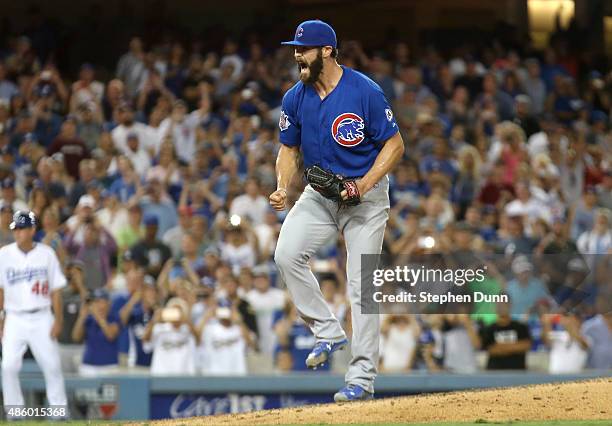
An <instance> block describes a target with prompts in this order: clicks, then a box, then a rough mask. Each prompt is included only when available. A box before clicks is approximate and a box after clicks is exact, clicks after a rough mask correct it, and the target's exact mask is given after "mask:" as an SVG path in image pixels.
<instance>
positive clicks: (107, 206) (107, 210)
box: [95, 189, 129, 240]
mask: <svg viewBox="0 0 612 426" xmlns="http://www.w3.org/2000/svg"><path fill="white" fill-rule="evenodd" d="M102 199H103V204H104V208H102V209H100V210H99V211H97V212H96V214H95V216H96V218H97V219H98V222H99V223H100V225H102V226H103V227H104V228H105V229H106V230H107V231H108V232H109V233H110V234H111V235H112V236H113V238H114V239H115V240H117V238H118V237H119V234H120V231H121V230H122V229H123V228H125V227H126V226H128V224H129V221H128V211H127V208H126V207H125V205H124V204H121V203H120V202H119V199H118V198H117V193H115V192H110V191H108V190H106V189H105V190H103V191H102Z"/></svg>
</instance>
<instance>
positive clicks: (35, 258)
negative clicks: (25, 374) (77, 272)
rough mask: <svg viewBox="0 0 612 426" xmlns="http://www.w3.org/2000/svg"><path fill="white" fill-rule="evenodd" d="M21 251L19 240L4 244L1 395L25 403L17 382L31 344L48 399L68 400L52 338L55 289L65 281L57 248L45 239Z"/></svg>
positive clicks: (0, 253)
mask: <svg viewBox="0 0 612 426" xmlns="http://www.w3.org/2000/svg"><path fill="white" fill-rule="evenodd" d="M34 244H35V245H34V248H33V249H32V250H30V251H29V252H27V253H24V252H22V251H21V250H20V249H19V247H18V246H17V243H12V244H9V245H7V246H4V247H2V248H0V287H2V288H3V289H4V309H5V311H6V318H5V321H4V334H3V337H2V395H3V397H4V405H5V406H11V405H16V406H19V405H21V406H23V404H24V400H23V394H22V393H21V386H20V384H19V370H21V365H22V360H23V355H24V353H25V352H26V350H27V348H28V347H30V350H31V351H32V354H33V355H34V358H35V359H36V362H37V363H38V365H39V367H40V368H41V370H42V372H43V374H44V377H45V383H46V385H47V399H48V401H49V404H50V405H62V406H66V391H65V388H64V377H63V376H62V369H61V362H60V355H59V347H58V343H57V341H56V340H53V339H52V338H51V335H50V333H51V328H52V326H53V321H54V317H53V314H52V312H51V293H52V292H53V291H56V290H58V289H61V288H63V287H65V286H66V278H65V277H64V274H63V273H62V269H61V267H60V264H59V261H58V259H57V256H56V255H55V252H54V251H53V249H52V248H51V247H49V246H47V245H45V244H42V243H34Z"/></svg>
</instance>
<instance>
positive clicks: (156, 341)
mask: <svg viewBox="0 0 612 426" xmlns="http://www.w3.org/2000/svg"><path fill="white" fill-rule="evenodd" d="M188 311H189V306H188V304H187V302H185V301H184V300H183V299H181V298H178V297H174V298H172V299H170V300H169V301H168V302H167V303H166V307H165V308H159V309H157V310H156V311H155V314H154V315H153V319H152V320H151V321H150V322H149V323H148V324H147V327H146V328H145V331H144V334H143V336H142V340H143V342H144V343H145V346H144V349H145V351H148V352H151V351H152V352H153V358H152V360H151V374H152V375H154V376H165V375H194V374H195V373H196V367H195V365H196V362H195V361H196V346H197V344H198V343H199V340H200V337H199V334H198V332H197V330H196V329H195V327H194V326H193V324H192V323H191V320H190V318H189V313H188Z"/></svg>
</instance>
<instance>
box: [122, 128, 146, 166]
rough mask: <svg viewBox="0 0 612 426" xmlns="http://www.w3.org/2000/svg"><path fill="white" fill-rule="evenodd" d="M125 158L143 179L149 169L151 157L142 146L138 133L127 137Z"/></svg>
mask: <svg viewBox="0 0 612 426" xmlns="http://www.w3.org/2000/svg"><path fill="white" fill-rule="evenodd" d="M125 156H126V157H127V158H129V159H130V161H131V162H132V164H133V165H134V170H136V173H137V174H138V176H140V177H143V176H144V175H145V174H146V173H147V171H148V170H149V168H150V167H151V157H150V156H149V153H148V152H147V151H146V150H145V149H144V147H143V146H142V143H141V141H140V136H138V133H135V132H134V133H130V134H128V135H127V150H126V151H125Z"/></svg>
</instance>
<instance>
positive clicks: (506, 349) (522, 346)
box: [489, 340, 531, 355]
mask: <svg viewBox="0 0 612 426" xmlns="http://www.w3.org/2000/svg"><path fill="white" fill-rule="evenodd" d="M530 347H531V341H530V340H519V341H518V342H515V343H496V344H494V345H492V346H490V347H489V355H512V354H520V353H525V352H527V351H528V350H529V348H530Z"/></svg>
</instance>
